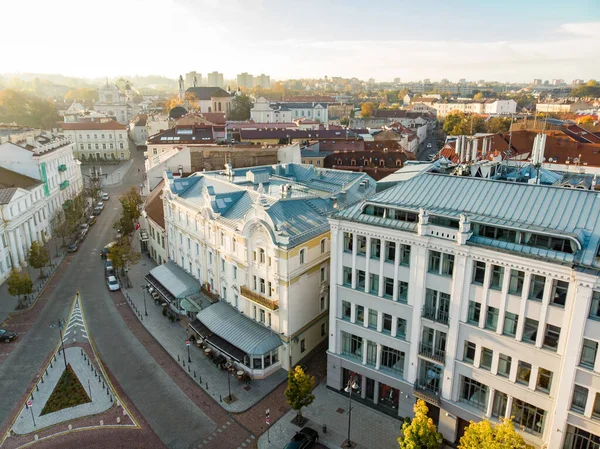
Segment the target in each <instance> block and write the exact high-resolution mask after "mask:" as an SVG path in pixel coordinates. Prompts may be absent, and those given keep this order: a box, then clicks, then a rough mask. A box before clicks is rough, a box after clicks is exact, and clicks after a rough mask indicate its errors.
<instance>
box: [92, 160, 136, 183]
mask: <svg viewBox="0 0 600 449" xmlns="http://www.w3.org/2000/svg"><path fill="white" fill-rule="evenodd" d="M133 163H134V159H133V158H132V159H129V160H128V161H125V162H123V163H121V164H114V165H113V164H110V165H109V164H107V165H100V164H96V165H94V164H82V165H81V174H82V175H84V176H90V170H92V169H93V168H94V167H95V168H96V170H98V171H99V170H102V175H103V179H102V185H103V186H112V185H116V184H119V183H121V181H123V179H124V178H125V176H126V175H127V172H128V171H129V169H130V168H131V166H132V165H133Z"/></svg>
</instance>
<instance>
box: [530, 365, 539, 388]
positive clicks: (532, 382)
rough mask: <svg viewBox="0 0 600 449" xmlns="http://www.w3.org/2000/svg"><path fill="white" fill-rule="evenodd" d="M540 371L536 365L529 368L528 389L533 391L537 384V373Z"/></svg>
mask: <svg viewBox="0 0 600 449" xmlns="http://www.w3.org/2000/svg"><path fill="white" fill-rule="evenodd" d="M539 371H540V367H539V366H536V365H532V366H531V376H529V385H528V386H529V389H530V390H534V391H535V386H536V384H537V378H538V373H539Z"/></svg>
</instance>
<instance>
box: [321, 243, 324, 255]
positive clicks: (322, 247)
mask: <svg viewBox="0 0 600 449" xmlns="http://www.w3.org/2000/svg"><path fill="white" fill-rule="evenodd" d="M321 254H325V239H322V240H321Z"/></svg>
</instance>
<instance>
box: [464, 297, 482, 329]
mask: <svg viewBox="0 0 600 449" xmlns="http://www.w3.org/2000/svg"><path fill="white" fill-rule="evenodd" d="M480 315H481V304H479V303H478V302H475V301H469V316H468V317H467V322H468V323H470V324H475V325H478V324H479V317H480Z"/></svg>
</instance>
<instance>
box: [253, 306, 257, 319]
mask: <svg viewBox="0 0 600 449" xmlns="http://www.w3.org/2000/svg"><path fill="white" fill-rule="evenodd" d="M252 309H253V311H254V319H256V306H254V307H253V308H252Z"/></svg>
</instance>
